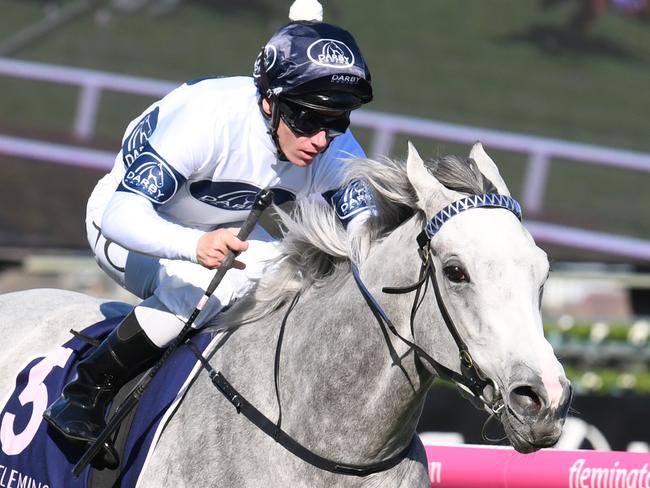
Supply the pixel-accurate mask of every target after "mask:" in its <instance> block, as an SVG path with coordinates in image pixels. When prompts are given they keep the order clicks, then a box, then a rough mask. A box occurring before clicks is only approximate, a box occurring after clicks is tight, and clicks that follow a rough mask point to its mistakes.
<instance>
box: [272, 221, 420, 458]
mask: <svg viewBox="0 0 650 488" xmlns="http://www.w3.org/2000/svg"><path fill="white" fill-rule="evenodd" d="M414 236H415V233H413V235H412V236H410V238H411V239H413V238H414ZM407 245H408V247H406V246H407ZM418 263H419V261H418V258H417V254H416V252H415V244H414V242H413V241H412V240H409V241H406V240H405V238H404V237H403V236H402V235H400V234H398V233H393V235H391V236H389V237H388V238H386V239H385V240H384V241H383V242H382V243H381V244H378V245H377V246H376V247H375V248H374V249H373V251H372V252H371V255H370V256H369V257H368V259H367V260H366V261H365V262H364V263H363V264H362V267H361V272H362V275H363V279H364V281H365V282H366V285H367V286H368V288H369V289H370V290H371V292H372V293H373V295H374V296H375V297H376V298H377V300H379V301H380V303H381V305H382V307H383V308H384V310H385V311H386V312H387V314H388V315H389V316H390V317H391V318H392V320H393V321H394V324H395V326H396V327H397V328H398V330H399V331H400V333H401V334H403V335H407V336H408V335H410V332H409V330H408V329H409V324H408V318H409V312H410V307H411V300H412V296H409V295H396V296H395V295H386V294H383V293H381V287H382V286H391V285H394V284H396V281H395V280H396V279H398V280H399V281H400V282H401V283H407V282H411V283H412V282H413V281H415V280H416V279H417V272H418V268H419V264H418ZM282 354H283V360H282V378H283V379H282V390H283V392H282V401H283V412H284V415H285V422H286V423H285V426H286V427H287V429H288V430H289V431H290V432H292V433H294V435H295V436H296V437H297V438H299V439H303V440H305V441H306V440H309V441H310V442H312V443H313V445H312V447H313V448H314V449H316V450H318V451H319V452H328V454H329V455H330V456H332V457H333V458H338V459H347V460H350V459H352V460H354V461H353V462H358V463H367V462H372V461H376V460H378V459H382V458H386V457H387V456H390V455H394V454H396V453H397V452H399V451H400V450H401V449H402V448H404V447H405V446H406V445H408V443H409V442H410V440H411V438H412V436H413V434H414V432H415V428H416V424H417V420H418V418H419V416H420V412H421V408H422V404H423V401H424V396H425V394H426V389H427V388H428V385H429V381H430V378H429V377H427V376H424V377H423V376H421V375H420V373H419V372H418V370H417V368H416V365H415V360H414V356H413V353H412V352H409V348H408V347H407V346H406V345H405V344H403V343H402V342H400V341H399V340H395V338H394V337H392V334H390V333H389V332H384V333H383V332H382V329H381V328H380V326H379V324H378V323H377V321H376V319H375V318H374V316H373V314H372V312H371V310H370V309H369V308H368V306H367V305H366V303H365V301H364V299H363V297H362V295H361V293H360V292H359V290H358V289H357V286H356V284H355V283H354V280H353V279H352V277H351V276H349V277H348V278H347V279H346V280H345V282H343V283H341V282H339V283H336V284H335V286H328V287H325V288H322V289H319V290H311V291H310V292H309V293H307V294H306V295H305V296H304V297H303V299H301V303H300V304H299V305H298V306H297V307H296V310H295V311H294V312H293V314H292V318H291V320H290V322H289V323H288V325H287V338H286V339H285V344H284V345H283V352H282Z"/></svg>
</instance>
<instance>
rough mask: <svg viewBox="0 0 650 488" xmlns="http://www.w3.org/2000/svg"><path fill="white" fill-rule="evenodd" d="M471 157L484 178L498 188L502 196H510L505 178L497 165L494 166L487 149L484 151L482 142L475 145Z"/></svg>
mask: <svg viewBox="0 0 650 488" xmlns="http://www.w3.org/2000/svg"><path fill="white" fill-rule="evenodd" d="M469 157H470V158H472V159H473V160H474V161H475V162H476V165H477V166H478V169H479V170H480V171H481V173H482V174H483V176H485V177H486V178H487V179H488V180H490V181H491V182H492V183H493V184H494V186H496V187H497V191H498V192H499V193H500V194H501V195H508V196H510V192H509V191H508V187H507V186H506V183H505V181H503V178H501V174H500V173H499V168H497V165H496V164H494V161H492V158H491V157H490V156H488V154H487V153H486V152H485V149H483V144H481V143H480V142H477V143H476V144H474V146H473V147H472V150H471V151H470V153H469Z"/></svg>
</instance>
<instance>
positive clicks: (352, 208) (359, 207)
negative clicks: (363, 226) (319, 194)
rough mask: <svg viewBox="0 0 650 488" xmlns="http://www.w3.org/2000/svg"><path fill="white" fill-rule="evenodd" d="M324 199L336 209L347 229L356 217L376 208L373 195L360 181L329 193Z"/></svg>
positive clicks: (325, 194)
mask: <svg viewBox="0 0 650 488" xmlns="http://www.w3.org/2000/svg"><path fill="white" fill-rule="evenodd" d="M323 197H324V198H325V200H327V202H329V204H330V205H332V207H334V209H335V210H336V215H337V216H338V218H339V220H340V221H341V223H342V224H343V226H344V227H345V228H347V226H348V224H349V223H350V222H351V221H352V220H353V219H354V218H355V217H357V216H358V215H360V214H362V213H365V212H369V211H371V210H372V209H373V208H374V205H373V203H372V194H371V193H370V190H369V189H368V187H367V186H366V185H365V183H363V182H362V181H360V180H355V181H352V182H350V183H349V184H348V186H346V187H344V188H340V189H338V190H332V191H327V192H325V193H323Z"/></svg>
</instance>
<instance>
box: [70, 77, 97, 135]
mask: <svg viewBox="0 0 650 488" xmlns="http://www.w3.org/2000/svg"><path fill="white" fill-rule="evenodd" d="M100 97H101V88H100V87H99V86H98V85H97V84H96V83H94V82H93V81H92V80H91V81H89V82H86V83H84V85H83V86H82V88H81V93H80V94H79V99H78V101H77V113H76V115H75V122H74V135H75V137H77V138H78V139H80V140H82V141H87V140H89V139H91V138H92V136H93V135H94V134H95V124H96V122H97V111H98V110H99V100H100Z"/></svg>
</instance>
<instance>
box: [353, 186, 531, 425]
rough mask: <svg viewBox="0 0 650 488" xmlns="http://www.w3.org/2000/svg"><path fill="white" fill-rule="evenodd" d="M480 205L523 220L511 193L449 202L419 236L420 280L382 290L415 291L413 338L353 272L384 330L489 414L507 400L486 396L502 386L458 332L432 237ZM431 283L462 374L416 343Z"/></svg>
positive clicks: (388, 291) (498, 408) (389, 292)
mask: <svg viewBox="0 0 650 488" xmlns="http://www.w3.org/2000/svg"><path fill="white" fill-rule="evenodd" d="M479 207H487V208H504V209H506V210H509V211H511V212H512V213H513V214H515V216H516V217H517V218H518V219H519V220H521V217H522V213H521V206H520V205H519V203H518V202H517V201H516V200H515V199H514V198H512V197H510V196H508V195H499V194H498V193H486V194H482V195H472V196H470V197H467V198H463V199H461V200H457V201H455V202H453V203H451V204H449V205H447V206H446V207H445V208H443V209H442V210H440V211H439V212H438V213H437V214H436V215H434V216H433V218H432V219H431V220H429V222H428V223H427V225H426V226H425V228H424V230H423V231H422V232H421V233H420V234H419V235H418V236H417V238H416V240H417V243H418V255H419V256H420V259H421V260H422V263H421V265H420V272H419V278H418V281H417V282H416V283H414V284H412V285H408V286H406V287H384V288H382V291H383V292H384V293H388V294H405V293H411V292H415V298H414V299H413V306H412V307H411V317H410V324H411V337H413V341H411V340H409V339H407V338H405V337H404V336H403V335H401V334H400V333H399V332H398V331H397V329H396V327H395V326H394V325H393V323H392V322H391V320H390V318H389V317H388V315H387V314H386V313H385V312H384V310H383V309H382V308H381V305H379V303H378V302H377V300H376V299H375V298H374V297H373V296H372V294H371V293H370V291H369V290H368V288H367V287H366V286H365V285H364V283H363V281H362V280H361V276H360V274H359V269H358V267H357V266H356V265H355V264H353V265H352V275H353V276H354V279H355V281H356V283H357V286H358V287H359V290H360V291H361V294H362V295H363V297H364V299H365V300H366V303H367V304H368V307H369V308H370V310H371V311H372V313H373V315H374V316H375V318H376V320H377V322H378V323H379V325H380V327H382V328H383V329H384V330H385V329H386V328H387V329H388V330H390V332H391V333H392V334H393V335H394V336H395V337H397V338H398V339H399V340H401V341H402V342H403V343H405V344H406V345H407V346H409V347H410V348H411V349H413V351H415V354H417V356H418V357H419V358H422V359H424V360H426V361H427V362H428V363H429V364H430V365H431V367H432V368H433V369H434V370H435V372H436V373H437V374H438V376H440V377H441V378H443V379H446V380H448V381H451V382H453V383H455V384H456V385H458V386H459V387H460V388H462V389H463V390H465V391H466V392H468V393H469V394H470V395H472V396H473V397H474V398H476V399H477V400H479V401H480V402H481V403H482V404H483V406H484V408H485V410H487V412H488V413H491V414H494V415H498V414H499V412H500V411H501V410H502V409H503V408H504V403H503V399H502V398H501V397H500V396H499V395H495V396H494V399H493V400H491V401H488V400H487V399H486V398H485V397H484V395H483V391H484V390H485V388H486V387H487V386H491V387H492V388H493V389H494V391H495V393H496V392H498V391H499V388H498V385H497V384H496V383H495V382H494V381H492V380H491V379H489V378H487V377H486V376H485V375H484V374H483V372H482V371H481V369H480V367H479V366H478V365H477V364H476V363H475V361H474V359H473V357H472V354H471V353H470V351H469V347H468V346H467V344H466V343H465V341H464V340H463V339H462V337H461V335H460V333H459V332H458V327H456V324H455V323H454V321H453V319H452V318H451V315H450V314H449V311H448V309H447V306H446V305H445V302H444V300H443V298H442V294H441V292H440V286H439V284H438V280H437V278H436V268H435V264H434V253H433V250H432V247H431V239H432V238H433V236H435V234H436V233H437V232H438V231H439V230H440V228H441V227H442V225H443V224H444V223H445V222H447V221H448V220H449V219H451V218H452V217H454V216H455V215H458V214H459V213H461V212H464V211H465V210H469V209H472V208H479ZM429 283H431V284H432V287H433V290H434V294H435V297H436V302H437V305H438V309H439V310H440V313H441V315H442V318H443V320H444V322H445V325H446V326H447V330H448V331H449V333H450V334H451V336H452V338H453V339H454V342H455V343H456V346H457V347H458V352H459V358H460V373H458V372H456V371H454V370H452V369H450V368H448V367H446V366H445V365H443V364H441V363H440V362H438V361H436V360H435V359H434V358H433V357H431V355H429V354H428V353H427V352H426V351H425V350H424V349H422V348H421V347H420V346H418V345H417V344H416V343H415V342H414V341H415V317H416V315H417V311H418V308H419V306H420V305H421V304H422V301H423V299H424V296H425V295H426V292H427V289H428V288H427V287H428V284H429Z"/></svg>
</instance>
